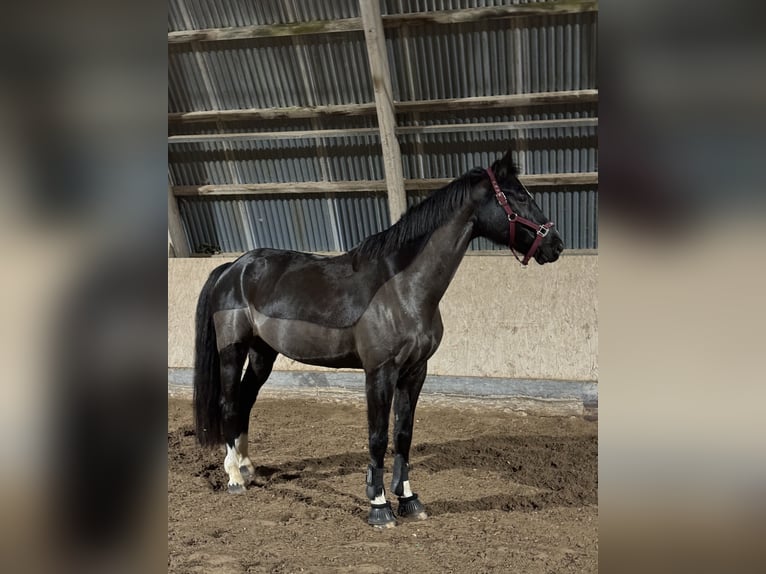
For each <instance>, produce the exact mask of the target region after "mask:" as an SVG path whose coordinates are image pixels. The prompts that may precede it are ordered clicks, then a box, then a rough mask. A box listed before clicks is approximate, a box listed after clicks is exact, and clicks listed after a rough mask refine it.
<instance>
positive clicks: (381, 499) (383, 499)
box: [372, 488, 386, 504]
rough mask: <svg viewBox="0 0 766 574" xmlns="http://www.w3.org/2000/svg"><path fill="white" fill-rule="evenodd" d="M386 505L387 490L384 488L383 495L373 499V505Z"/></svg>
mask: <svg viewBox="0 0 766 574" xmlns="http://www.w3.org/2000/svg"><path fill="white" fill-rule="evenodd" d="M385 503H386V489H385V488H384V489H383V490H382V491H381V493H380V494H379V495H378V496H376V497H375V498H373V499H372V504H385Z"/></svg>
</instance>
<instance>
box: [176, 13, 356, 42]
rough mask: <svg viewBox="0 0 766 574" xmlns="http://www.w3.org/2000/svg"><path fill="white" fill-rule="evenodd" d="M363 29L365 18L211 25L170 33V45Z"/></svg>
mask: <svg viewBox="0 0 766 574" xmlns="http://www.w3.org/2000/svg"><path fill="white" fill-rule="evenodd" d="M361 29H362V20H361V18H345V19H342V20H316V21H314V22H289V23H286V24H262V25H258V26H239V27H236V28H208V29H205V30H178V31H175V32H168V43H169V44H186V43H189V42H222V41H227V40H247V39H250V38H272V37H276V36H301V35H305V34H332V33H337V32H352V31H358V30H361Z"/></svg>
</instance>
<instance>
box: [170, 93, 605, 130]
mask: <svg viewBox="0 0 766 574" xmlns="http://www.w3.org/2000/svg"><path fill="white" fill-rule="evenodd" d="M597 101H598V90H571V91H566V92H539V93H533V94H508V95H500V96H478V97H471V98H447V99H438V100H418V101H411V102H394V111H395V112H396V113H397V114H406V113H422V112H443V111H455V110H472V109H500V108H516V107H529V106H540V105H554V104H582V103H589V102H597ZM374 113H375V103H374V102H370V103H365V104H336V105H326V106H290V107H284V108H260V109H258V108H250V109H241V110H203V111H196V112H176V113H170V114H168V121H169V122H183V123H187V122H213V121H224V122H227V121H229V122H230V121H243V120H244V121H247V120H286V119H305V118H318V117H325V116H330V117H334V116H339V117H352V116H368V115H372V114H374Z"/></svg>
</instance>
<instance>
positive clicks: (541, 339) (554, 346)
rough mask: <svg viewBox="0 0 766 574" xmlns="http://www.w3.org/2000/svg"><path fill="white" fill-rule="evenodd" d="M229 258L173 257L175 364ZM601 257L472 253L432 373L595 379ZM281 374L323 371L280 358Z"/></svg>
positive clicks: (446, 306)
mask: <svg viewBox="0 0 766 574" xmlns="http://www.w3.org/2000/svg"><path fill="white" fill-rule="evenodd" d="M231 260H232V259H230V258H221V257H211V258H188V259H187V258H179V259H174V258H169V259H168V368H171V369H188V368H191V367H193V360H194V310H195V306H196V303H197V296H198V295H199V291H200V289H201V288H202V285H203V283H204V282H205V280H206V279H207V276H208V273H209V272H210V271H211V270H212V269H213V268H214V267H216V266H218V265H220V264H222V263H224V262H226V261H231ZM597 285H598V256H596V255H592V254H583V255H579V254H571V255H566V256H563V257H561V259H559V261H557V262H556V263H554V264H552V265H545V266H539V265H536V264H535V263H532V264H530V266H529V267H528V268H527V269H523V268H522V267H521V266H520V265H519V264H518V263H517V262H516V261H515V260H514V259H513V258H512V257H510V255H509V254H507V253H504V254H502V255H500V254H498V255H494V254H481V255H468V256H466V257H465V259H464V260H463V262H462V264H461V265H460V269H459V270H458V272H457V275H456V276H455V279H454V280H453V282H452V284H451V285H450V288H449V290H448V291H447V294H446V295H445V297H444V299H443V300H442V303H441V311H442V317H443V320H444V339H443V341H442V344H441V347H440V348H439V350H438V351H437V353H436V355H434V357H432V359H431V360H430V361H429V369H428V370H429V373H430V374H432V375H445V376H458V377H497V378H505V379H544V380H563V381H596V380H597V379H598V363H597V358H598V354H597V353H598V317H597ZM274 369H275V370H277V371H322V370H331V369H321V368H320V367H313V366H309V365H302V364H300V363H296V362H294V361H291V360H289V359H287V358H285V357H282V356H280V357H279V359H278V360H277V362H276V364H275V366H274Z"/></svg>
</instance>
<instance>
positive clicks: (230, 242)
mask: <svg viewBox="0 0 766 574" xmlns="http://www.w3.org/2000/svg"><path fill="white" fill-rule="evenodd" d="M178 207H179V210H180V212H181V216H182V220H183V221H184V224H185V226H186V232H187V234H188V237H189V238H190V242H191V245H192V251H194V252H196V253H204V252H209V251H211V250H217V251H221V252H228V253H235V252H240V251H249V250H250V249H255V248H258V247H273V248H276V249H294V250H298V251H348V250H349V249H351V248H353V247H354V246H355V245H357V244H358V243H359V242H360V241H361V240H362V239H364V238H365V237H367V236H369V235H372V234H373V233H378V232H379V231H382V230H384V229H386V228H387V227H388V226H389V217H388V205H387V203H386V198H385V197H384V196H383V195H381V194H371V193H366V194H365V193H359V194H356V193H354V194H316V195H312V196H310V197H297V196H284V195H281V196H269V197H258V198H253V197H179V198H178Z"/></svg>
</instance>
